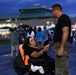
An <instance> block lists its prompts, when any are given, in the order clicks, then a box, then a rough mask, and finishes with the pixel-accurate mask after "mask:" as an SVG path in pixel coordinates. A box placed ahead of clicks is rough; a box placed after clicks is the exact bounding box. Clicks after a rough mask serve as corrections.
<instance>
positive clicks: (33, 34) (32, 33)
mask: <svg viewBox="0 0 76 75" xmlns="http://www.w3.org/2000/svg"><path fill="white" fill-rule="evenodd" d="M29 36H30V37H32V38H33V39H34V36H35V33H34V31H32V32H31V34H29V32H28V33H27V37H29Z"/></svg>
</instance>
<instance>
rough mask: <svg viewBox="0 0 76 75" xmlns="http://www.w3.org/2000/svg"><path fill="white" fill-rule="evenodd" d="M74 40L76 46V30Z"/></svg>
mask: <svg viewBox="0 0 76 75" xmlns="http://www.w3.org/2000/svg"><path fill="white" fill-rule="evenodd" d="M74 39H75V46H76V28H75V33H74Z"/></svg>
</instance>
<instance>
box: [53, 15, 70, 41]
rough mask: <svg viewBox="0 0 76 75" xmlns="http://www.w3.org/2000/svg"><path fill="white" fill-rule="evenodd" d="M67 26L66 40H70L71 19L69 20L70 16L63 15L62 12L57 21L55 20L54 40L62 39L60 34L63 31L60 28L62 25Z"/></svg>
mask: <svg viewBox="0 0 76 75" xmlns="http://www.w3.org/2000/svg"><path fill="white" fill-rule="evenodd" d="M65 26H67V27H69V36H68V40H67V41H70V32H71V21H70V18H69V17H68V16H67V15H65V14H62V15H61V16H60V17H59V18H58V21H57V24H56V26H55V31H54V39H53V40H54V42H58V41H59V42H61V40H62V34H63V31H62V28H63V27H65Z"/></svg>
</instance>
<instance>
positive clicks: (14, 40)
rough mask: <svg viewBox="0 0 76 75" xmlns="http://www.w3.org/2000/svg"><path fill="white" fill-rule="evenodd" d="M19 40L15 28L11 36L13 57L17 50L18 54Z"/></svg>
mask: <svg viewBox="0 0 76 75" xmlns="http://www.w3.org/2000/svg"><path fill="white" fill-rule="evenodd" d="M18 38H19V34H18V33H17V28H14V31H13V32H12V33H11V35H10V43H11V57H13V51H14V50H16V55H17V54H18Z"/></svg>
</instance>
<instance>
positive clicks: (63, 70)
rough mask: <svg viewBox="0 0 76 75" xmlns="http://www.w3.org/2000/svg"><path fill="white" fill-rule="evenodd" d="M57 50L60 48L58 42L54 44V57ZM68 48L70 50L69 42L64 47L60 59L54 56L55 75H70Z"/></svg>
mask: <svg viewBox="0 0 76 75" xmlns="http://www.w3.org/2000/svg"><path fill="white" fill-rule="evenodd" d="M59 48H60V42H57V43H56V44H55V55H56V53H57V51H58V49H59ZM70 48H71V45H70V43H69V42H67V43H66V44H65V46H64V51H63V55H62V56H61V57H59V56H57V55H56V60H55V72H56V75H70V74H69V64H68V57H69V52H70Z"/></svg>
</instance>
